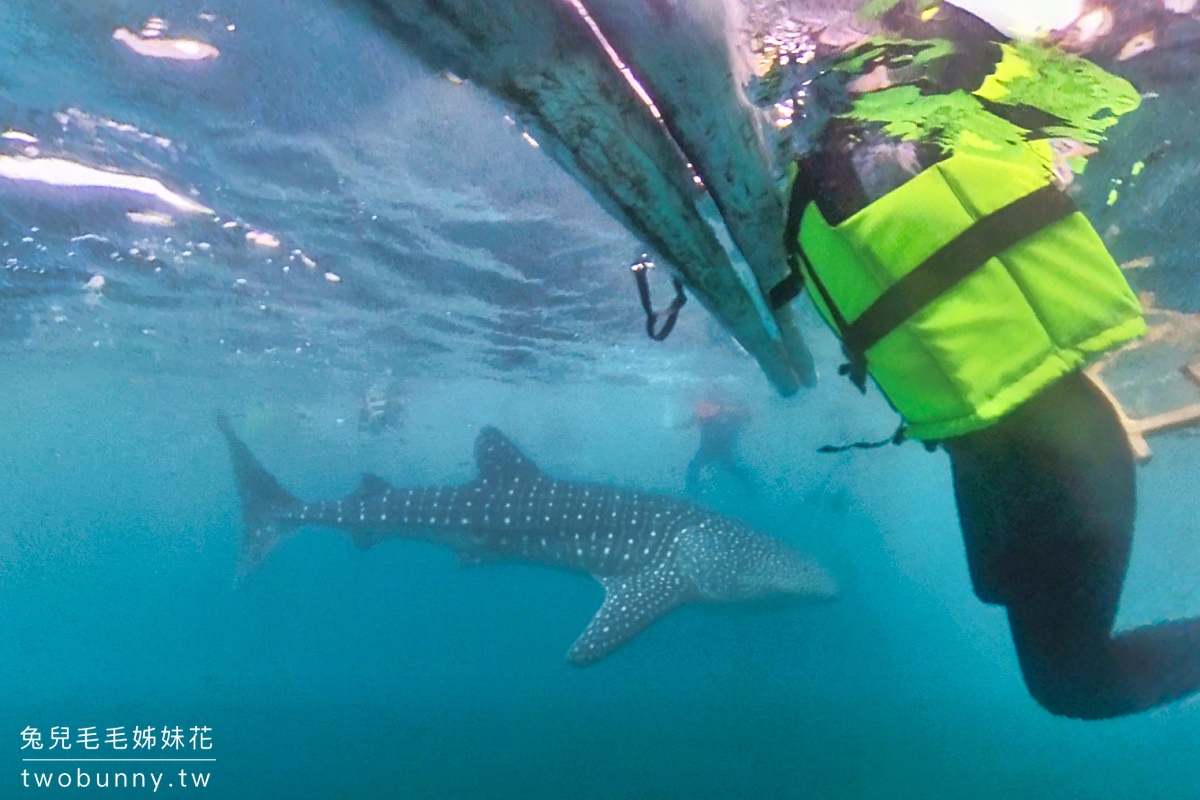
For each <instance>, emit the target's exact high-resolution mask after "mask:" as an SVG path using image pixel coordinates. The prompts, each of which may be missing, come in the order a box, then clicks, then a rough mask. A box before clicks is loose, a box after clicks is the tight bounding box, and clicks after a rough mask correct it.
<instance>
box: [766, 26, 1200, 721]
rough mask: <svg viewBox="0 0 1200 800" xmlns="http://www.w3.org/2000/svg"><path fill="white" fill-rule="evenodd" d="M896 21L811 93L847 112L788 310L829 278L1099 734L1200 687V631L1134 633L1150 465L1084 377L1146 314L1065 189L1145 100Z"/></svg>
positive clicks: (1030, 673)
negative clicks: (1141, 477) (1128, 593)
mask: <svg viewBox="0 0 1200 800" xmlns="http://www.w3.org/2000/svg"><path fill="white" fill-rule="evenodd" d="M923 5H925V6H928V3H925V4H923ZM884 21H885V23H886V24H887V26H888V29H889V34H887V35H885V36H878V37H873V38H872V39H870V40H868V41H867V42H865V43H862V44H860V45H858V46H856V47H855V48H853V49H852V50H850V51H849V52H846V53H844V54H842V55H841V56H840V57H839V59H838V61H837V64H836V66H835V67H834V68H833V69H832V70H831V71H830V72H828V73H826V74H825V75H824V76H823V77H822V78H820V79H818V81H817V82H816V84H815V85H813V86H812V87H808V89H809V97H810V99H811V97H813V96H814V95H822V96H824V97H827V98H828V97H840V98H841V100H840V102H841V105H840V107H839V108H837V109H835V113H834V114H833V115H832V116H831V117H830V118H829V119H828V120H827V121H826V122H825V123H823V124H822V126H821V130H820V133H819V135H818V136H817V137H816V144H815V147H810V148H809V149H808V150H807V152H806V153H805V154H804V155H803V156H802V157H801V158H799V159H798V161H797V163H796V169H795V174H794V177H793V179H792V194H791V203H790V207H789V221H788V244H789V246H790V247H791V250H792V255H791V258H792V260H793V265H792V266H793V277H792V279H791V280H790V283H791V286H790V287H789V286H781V287H780V288H779V289H777V291H776V292H773V293H772V295H773V297H772V300H773V301H774V302H776V303H780V302H786V301H787V300H788V299H790V296H794V295H795V294H796V293H797V292H798V291H799V290H800V287H801V286H807V288H808V290H809V291H808V293H809V295H810V297H811V299H812V301H813V303H814V304H815V305H816V307H817V309H818V310H819V311H820V313H821V315H822V316H823V317H824V318H825V320H826V322H827V323H828V324H829V325H830V327H831V328H833V330H834V331H835V333H837V334H838V336H839V338H840V339H841V340H842V343H843V349H844V351H845V352H846V354H847V356H848V359H849V364H847V365H846V366H845V367H843V372H844V373H846V374H849V375H850V377H851V378H852V379H853V380H854V381H855V383H856V384H857V385H858V386H859V388H860V389H863V390H865V385H866V378H867V376H868V375H870V376H871V377H872V378H873V379H874V381H875V382H876V383H877V384H878V386H879V387H880V388H881V389H882V390H883V392H884V394H885V395H886V396H887V398H888V400H889V401H890V402H891V404H892V405H893V406H894V407H895V408H896V409H897V411H899V413H900V414H901V416H902V417H903V419H904V431H905V434H906V435H907V437H908V438H913V439H917V440H920V441H923V442H924V443H925V444H926V446H927V448H929V449H930V450H934V449H937V448H938V447H941V448H943V449H945V451H946V452H947V453H948V454H949V457H950V462H951V467H952V471H953V480H954V491H955V497H956V500H957V505H958V510H959V517H960V521H961V525H962V531H963V537H964V541H965V545H966V552H967V560H968V566H969V571H970V575H971V580H972V583H973V586H974V589H975V593H976V594H977V595H978V597H979V598H980V599H981V600H983V601H984V602H985V603H991V604H998V605H1001V606H1004V607H1005V609H1006V610H1007V612H1008V619H1009V623H1010V626H1011V630H1012V636H1013V641H1014V642H1015V644H1016V651H1017V656H1018V659H1019V662H1020V666H1021V670H1022V673H1023V676H1024V678H1025V682H1026V685H1027V687H1028V689H1029V691H1030V693H1031V694H1032V696H1033V697H1034V698H1035V699H1036V700H1037V701H1038V702H1039V703H1040V704H1041V705H1043V706H1044V707H1045V708H1046V709H1048V710H1049V711H1051V712H1052V713H1055V714H1059V715H1063V716H1068V717H1076V718H1086V719H1098V718H1108V717H1116V716H1121V715H1125V714H1132V713H1136V712H1140V711H1144V710H1146V709H1149V708H1153V707H1155V706H1158V705H1161V704H1163V703H1167V702H1170V701H1172V700H1176V699H1179V698H1182V697H1184V696H1186V695H1189V694H1191V693H1193V692H1195V691H1197V689H1200V619H1186V620H1179V621H1174V622H1165V623H1162V624H1157V625H1149V626H1146V627H1142V628H1138V629H1136V630H1130V631H1125V632H1121V633H1114V631H1113V626H1114V621H1115V618H1116V612H1117V604H1118V601H1119V598H1120V593H1121V587H1122V584H1123V583H1124V579H1125V574H1126V570H1127V567H1128V565H1129V556H1130V545H1131V541H1132V536H1133V526H1134V514H1135V507H1136V490H1135V481H1134V461H1133V455H1132V452H1131V449H1130V445H1129V442H1128V439H1127V436H1126V434H1125V432H1124V430H1123V428H1122V426H1121V424H1120V422H1119V420H1118V418H1117V416H1116V413H1115V411H1114V409H1113V408H1111V407H1110V406H1109V404H1108V402H1107V401H1106V400H1105V398H1104V397H1103V396H1102V395H1101V393H1100V392H1099V390H1098V389H1097V388H1096V387H1095V386H1094V385H1093V384H1092V383H1091V382H1090V381H1089V380H1088V378H1087V377H1086V376H1085V374H1084V373H1083V372H1082V368H1083V367H1084V366H1085V365H1086V364H1087V363H1088V362H1089V361H1090V360H1092V359H1094V358H1095V357H1097V356H1099V355H1101V354H1103V353H1105V352H1107V351H1109V350H1111V349H1114V348H1116V347H1118V346H1120V345H1122V344H1123V343H1125V342H1127V341H1129V340H1131V339H1133V338H1136V337H1137V336H1139V335H1141V334H1142V333H1143V332H1144V331H1145V323H1144V321H1143V319H1142V311H1141V308H1140V306H1139V304H1138V301H1137V299H1136V297H1135V295H1134V293H1133V291H1132V290H1131V289H1130V287H1129V285H1128V283H1127V282H1126V280H1125V278H1124V276H1123V275H1122V273H1121V271H1120V269H1119V268H1118V267H1117V265H1116V263H1115V262H1114V261H1113V259H1112V257H1111V256H1110V254H1109V253H1108V250H1107V248H1106V246H1105V245H1104V243H1103V241H1102V240H1101V238H1100V237H1099V236H1098V235H1097V234H1096V232H1095V230H1094V229H1093V228H1092V226H1091V224H1090V223H1089V222H1088V221H1087V219H1086V218H1085V217H1084V216H1083V215H1082V214H1080V213H1078V212H1077V211H1076V210H1075V207H1074V205H1073V204H1072V203H1071V201H1070V200H1069V199H1068V198H1067V197H1066V195H1065V193H1064V192H1063V191H1061V190H1062V189H1063V187H1064V185H1065V184H1067V183H1069V182H1070V181H1071V179H1072V177H1073V174H1072V173H1073V170H1072V167H1075V168H1080V166H1081V161H1082V159H1083V158H1084V157H1086V156H1087V155H1090V154H1092V153H1094V152H1095V146H1096V145H1097V144H1099V143H1100V142H1101V141H1102V140H1103V138H1104V131H1105V130H1106V129H1107V128H1108V127H1109V126H1111V125H1113V124H1115V123H1116V122H1117V121H1118V119H1119V117H1120V116H1121V115H1123V114H1126V113H1128V112H1130V111H1132V110H1133V109H1135V108H1136V107H1137V106H1138V104H1139V101H1140V97H1139V95H1138V93H1137V91H1136V90H1135V89H1134V88H1133V87H1132V86H1131V85H1129V84H1128V83H1127V82H1126V81H1124V80H1122V79H1120V78H1118V77H1116V76H1113V75H1111V74H1109V73H1107V72H1105V71H1103V70H1102V69H1100V68H1099V67H1098V66H1096V65H1094V64H1092V63H1091V62H1089V61H1086V60H1084V59H1082V58H1080V57H1078V56H1075V55H1071V54H1068V53H1065V52H1062V51H1061V50H1056V49H1053V48H1050V47H1047V46H1042V45H1038V44H1033V43H1028V42H1020V41H1015V40H1010V39H1007V38H1006V37H1005V36H1003V35H1002V34H1001V33H1000V32H998V31H996V30H995V29H993V28H992V27H991V26H989V25H988V24H987V23H985V22H983V21H982V20H980V19H979V18H977V17H975V16H973V15H971V14H970V13H968V12H966V11H963V10H961V9H959V8H957V7H954V6H950V5H945V4H942V5H935V6H933V7H931V8H930V7H926V8H924V9H918V8H911V7H908V6H905V5H901V6H897V7H896V8H893V9H892V11H891V12H889V14H888V15H887V16H886V17H885V18H884ZM781 61H782V60H781ZM781 69H783V70H786V68H781ZM771 78H778V75H775V76H772V75H768V79H771ZM798 127H799V126H798Z"/></svg>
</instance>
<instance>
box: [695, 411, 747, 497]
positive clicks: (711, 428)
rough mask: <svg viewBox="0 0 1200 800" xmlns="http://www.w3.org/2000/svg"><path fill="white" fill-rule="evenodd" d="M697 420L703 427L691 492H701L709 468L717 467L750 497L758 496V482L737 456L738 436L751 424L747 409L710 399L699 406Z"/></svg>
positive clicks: (697, 423) (696, 414)
mask: <svg viewBox="0 0 1200 800" xmlns="http://www.w3.org/2000/svg"><path fill="white" fill-rule="evenodd" d="M693 419H694V420H695V422H696V425H697V427H699V428H700V447H699V448H697V450H696V455H694V456H693V457H692V460H691V462H690V463H689V464H688V468H687V482H686V486H687V490H688V492H691V493H692V494H696V493H698V492H699V491H700V484H701V480H700V479H701V476H702V474H703V472H704V469H705V467H707V466H709V465H717V466H720V467H723V468H724V469H725V471H726V472H728V473H729V474H730V475H732V476H733V477H734V478H736V479H737V482H738V483H739V484H741V486H742V488H743V489H745V490H746V493H747V494H750V495H753V494H754V482H753V480H752V479H751V477H750V475H749V473H748V472H747V471H746V468H745V467H743V466H742V464H741V462H740V461H739V460H738V457H737V455H736V454H735V453H734V448H735V447H737V440H738V437H739V436H741V434H742V430H743V429H745V427H746V424H747V423H748V422H749V421H750V410H749V409H748V408H746V407H745V406H742V405H738V404H735V403H729V402H724V401H721V400H718V399H714V398H713V397H706V398H704V399H703V400H701V401H700V402H699V403H697V404H696V407H695V410H694V413H693Z"/></svg>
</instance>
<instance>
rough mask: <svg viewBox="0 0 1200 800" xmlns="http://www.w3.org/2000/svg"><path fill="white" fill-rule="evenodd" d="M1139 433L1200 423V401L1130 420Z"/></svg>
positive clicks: (1170, 429)
mask: <svg viewBox="0 0 1200 800" xmlns="http://www.w3.org/2000/svg"><path fill="white" fill-rule="evenodd" d="M1130 422H1132V423H1133V426H1134V428H1135V429H1136V430H1137V432H1138V433H1142V434H1147V433H1159V432H1161V431H1172V430H1177V429H1179V428H1187V427H1189V426H1191V425H1196V424H1200V403H1193V404H1192V405H1190V406H1184V407H1183V408H1177V409H1175V410H1174V411H1167V412H1165V413H1162V414H1155V415H1153V416H1150V417H1142V418H1141V419H1134V420H1130Z"/></svg>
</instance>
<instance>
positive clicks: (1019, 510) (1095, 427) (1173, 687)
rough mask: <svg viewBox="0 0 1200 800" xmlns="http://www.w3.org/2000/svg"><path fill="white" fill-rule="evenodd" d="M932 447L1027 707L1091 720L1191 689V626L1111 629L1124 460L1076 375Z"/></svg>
mask: <svg viewBox="0 0 1200 800" xmlns="http://www.w3.org/2000/svg"><path fill="white" fill-rule="evenodd" d="M944 444H945V447H946V450H947V451H948V452H949V453H950V459H951V464H952V466H953V470H954V489H955V495H956V498H957V501H958V509H959V517H960V520H961V522H962V529H963V538H964V541H965V543H966V549H967V560H968V564H969V566H970V570H971V579H972V582H973V584H974V587H975V592H976V594H977V595H979V597H980V599H982V600H983V601H984V602H988V603H998V604H1001V605H1004V606H1005V607H1006V608H1007V610H1008V618H1009V623H1010V625H1011V627H1012V635H1013V641H1014V642H1015V644H1016V649H1017V656H1018V659H1019V661H1020V664H1021V670H1022V673H1023V674H1024V677H1025V682H1026V685H1027V686H1028V688H1029V691H1030V693H1031V694H1032V695H1033V697H1034V698H1035V699H1036V700H1037V701H1038V702H1039V703H1041V704H1042V705H1043V706H1044V707H1045V708H1046V709H1048V710H1049V711H1051V712H1053V713H1055V714H1061V715H1063V716H1068V717H1077V718H1084V719H1099V718H1107V717H1116V716H1121V715H1124V714H1133V713H1136V712H1139V711H1144V710H1146V709H1148V708H1153V707H1154V706H1157V705H1160V704H1162V703H1166V702H1169V701H1171V700H1176V699H1178V698H1181V697H1184V696H1186V695H1188V694H1191V693H1193V692H1195V691H1197V689H1200V619H1188V620H1180V621H1176V622H1166V623H1162V624H1158V625H1150V626H1146V627H1143V628H1138V629H1136V630H1131V631H1127V632H1123V633H1121V634H1119V635H1116V636H1114V635H1113V634H1112V629H1113V623H1114V621H1115V619H1116V614H1117V605H1118V602H1119V600H1120V595H1121V586H1122V584H1123V582H1124V580H1125V573H1126V570H1127V569H1128V566H1129V554H1130V547H1131V543H1132V540H1133V523H1134V513H1135V509H1136V488H1135V481H1134V463H1133V455H1132V453H1131V452H1130V449H1129V443H1128V440H1127V438H1126V436H1125V433H1124V431H1123V430H1122V429H1121V425H1120V422H1119V421H1118V420H1117V418H1116V415H1115V413H1114V412H1113V410H1112V408H1111V407H1110V406H1109V405H1108V403H1107V402H1106V401H1105V400H1104V398H1103V396H1102V395H1101V394H1100V392H1099V390H1098V389H1096V387H1095V386H1093V385H1092V384H1091V382H1090V381H1088V380H1087V378H1086V377H1085V376H1083V375H1082V374H1080V373H1073V374H1071V375H1068V376H1067V377H1066V378H1064V379H1062V380H1061V381H1059V382H1058V383H1056V384H1055V385H1054V386H1052V387H1050V388H1049V389H1047V390H1046V391H1044V392H1042V393H1041V394H1040V395H1038V397H1036V398H1034V399H1033V400H1031V401H1030V402H1028V403H1026V404H1025V405H1024V406H1022V407H1021V408H1019V409H1017V411H1015V412H1013V413H1012V414H1011V415H1009V416H1008V417H1006V418H1005V419H1004V420H1002V421H1001V422H1000V423H998V424H996V425H994V426H992V427H990V428H988V429H986V430H983V431H980V432H978V433H973V434H969V435H966V436H961V437H957V438H955V439H950V440H947V441H946V442H945V443H944Z"/></svg>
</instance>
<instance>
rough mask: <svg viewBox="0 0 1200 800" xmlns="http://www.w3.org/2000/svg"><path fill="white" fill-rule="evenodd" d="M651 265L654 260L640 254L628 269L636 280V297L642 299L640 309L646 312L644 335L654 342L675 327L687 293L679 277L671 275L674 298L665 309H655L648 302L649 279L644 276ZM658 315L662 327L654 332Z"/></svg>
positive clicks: (669, 333) (665, 335)
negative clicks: (684, 291)
mask: <svg viewBox="0 0 1200 800" xmlns="http://www.w3.org/2000/svg"><path fill="white" fill-rule="evenodd" d="M653 267H654V262H653V261H651V260H650V259H649V258H647V257H646V256H642V257H641V258H640V259H639V260H638V262H637V263H636V264H634V265H633V266H632V267H630V269H632V270H633V277H634V280H636V281H637V289H638V297H640V298H641V300H642V309H643V310H645V312H646V335H647V336H649V337H650V338H651V339H653V340H654V341H656V342H661V341H662V340H663V339H666V338H667V337H668V336H670V335H671V331H673V330H674V329H675V322H676V320H678V318H679V309H681V308H683V305H684V303H686V302H687V295H685V294H684V293H683V284H682V283H680V281H679V279H678V278H676V277H672V278H671V282H672V283H673V284H675V299H674V300H672V301H671V305H669V306H667V307H666V309H665V310H663V311H655V310H654V304H653V303H651V302H650V280H649V278H648V277H647V276H646V272H647V271H648V270H650V269H652V268H653ZM659 317H663V324H662V328H661V329H660V330H658V331H657V332H655V330H654V328H655V326H656V325H657V324H658V319H659Z"/></svg>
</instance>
